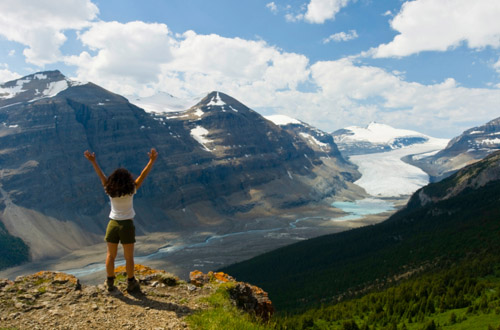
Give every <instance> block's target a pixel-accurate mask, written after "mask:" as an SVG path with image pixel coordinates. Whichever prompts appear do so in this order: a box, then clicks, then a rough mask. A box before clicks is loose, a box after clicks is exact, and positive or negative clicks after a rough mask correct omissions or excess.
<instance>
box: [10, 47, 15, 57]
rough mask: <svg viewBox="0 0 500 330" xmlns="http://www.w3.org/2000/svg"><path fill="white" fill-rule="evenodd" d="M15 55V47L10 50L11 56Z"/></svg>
mask: <svg viewBox="0 0 500 330" xmlns="http://www.w3.org/2000/svg"><path fill="white" fill-rule="evenodd" d="M14 55H16V50H15V49H11V50H10V51H9V56H11V57H12V56H14Z"/></svg>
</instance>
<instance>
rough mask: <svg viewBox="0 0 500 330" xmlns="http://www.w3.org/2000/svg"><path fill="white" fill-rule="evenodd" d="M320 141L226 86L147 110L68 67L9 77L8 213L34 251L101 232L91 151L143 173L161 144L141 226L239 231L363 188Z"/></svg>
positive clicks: (102, 201) (4, 157) (102, 215)
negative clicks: (185, 102)
mask: <svg viewBox="0 0 500 330" xmlns="http://www.w3.org/2000/svg"><path fill="white" fill-rule="evenodd" d="M138 103H140V102H138ZM169 110H175V109H169ZM311 136H312V135H311ZM325 136H326V134H325ZM311 141H313V140H311V138H309V137H308V136H305V135H301V134H300V133H298V132H295V131H294V130H287V129H284V128H282V127H280V126H278V125H275V124H274V123H273V122H271V121H269V120H267V119H265V118H264V117H262V116H261V115H259V114H258V113H257V112H255V111H253V110H251V109H249V108H248V107H246V106H245V105H243V104H242V103H240V102H238V101H237V100H235V99H234V98H232V97H230V96H228V95H226V94H223V93H220V92H211V93H209V94H208V95H206V96H205V97H203V98H202V99H201V100H200V101H199V102H198V103H197V104H195V105H194V106H192V107H191V108H189V109H187V110H183V111H168V112H161V111H158V112H146V111H145V110H144V109H142V108H140V107H138V106H136V105H134V104H132V103H130V102H129V101H128V100H127V99H126V98H124V97H122V96H120V95H117V94H114V93H111V92H109V91H107V90H105V89H103V88H101V87H99V86H97V85H95V84H93V83H90V82H89V83H79V82H74V81H71V80H70V79H68V78H66V77H65V76H64V75H62V74H61V73H60V72H59V71H48V72H42V73H37V74H33V75H29V76H26V77H23V78H21V79H17V80H14V81H10V82H7V83H5V84H2V85H0V169H1V170H0V192H1V196H0V210H1V213H0V219H1V222H2V223H3V225H4V226H5V228H6V231H7V232H8V233H9V234H10V235H13V236H16V237H19V238H21V239H22V240H23V241H24V242H25V243H26V244H27V245H28V246H29V248H30V257H31V258H32V259H33V260H38V259H43V258H49V257H56V256H60V255H62V254H65V253H68V252H69V251H71V250H74V249H77V248H80V247H83V246H86V245H89V244H94V243H96V242H100V241H101V240H102V237H101V236H102V235H101V234H102V232H104V229H105V228H104V226H105V225H106V220H105V219H106V218H107V216H108V212H109V206H108V202H109V200H108V199H107V197H106V195H105V194H104V192H103V191H102V188H101V187H100V184H99V181H98V178H97V177H96V175H95V173H94V172H93V169H92V167H91V166H90V164H88V163H87V162H86V160H85V159H84V158H83V152H84V151H85V150H87V149H88V150H91V151H94V152H95V153H96V155H97V160H98V162H99V164H100V165H101V167H102V169H103V170H104V172H105V173H107V174H109V173H110V172H112V171H113V170H114V169H115V168H116V167H126V168H128V169H129V170H130V171H131V172H132V173H134V174H136V175H137V174H139V173H140V171H141V170H142V168H143V167H144V166H145V164H146V163H147V160H148V158H147V152H148V150H149V149H150V148H152V147H154V148H156V150H158V152H159V157H158V160H157V162H156V164H155V168H154V170H153V171H152V172H151V174H150V176H149V177H148V179H147V180H146V182H145V184H144V185H143V186H142V187H141V189H140V190H139V191H138V193H137V195H136V198H135V203H134V207H135V209H136V211H137V214H138V215H137V217H136V219H135V220H136V221H135V224H136V228H137V232H138V234H147V233H149V232H153V231H183V230H188V231H193V230H196V229H202V228H211V229H214V228H219V230H222V231H224V230H227V229H229V228H231V229H233V230H238V228H240V227H244V226H245V223H246V220H245V219H249V218H255V217H258V216H259V215H270V214H276V213H279V212H282V211H283V210H293V209H294V208H297V207H301V206H304V205H308V204H311V203H312V204H314V203H321V202H322V201H323V200H324V199H325V198H331V197H332V196H342V194H343V193H345V192H348V193H349V194H350V195H351V196H352V195H356V194H357V195H358V196H361V195H362V194H363V192H362V190H361V189H359V188H358V187H356V186H355V185H353V184H352V181H353V180H354V179H356V178H358V177H359V176H360V174H359V173H358V172H357V171H356V168H355V166H354V165H352V164H351V163H349V162H348V161H346V160H345V159H343V157H342V156H341V155H340V153H339V152H338V150H337V149H336V147H335V146H334V144H333V142H332V141H330V142H331V143H332V144H331V145H330V147H329V149H328V150H326V149H325V150H321V148H320V149H318V148H314V147H315V145H314V143H312V142H311ZM225 228H227V229H225Z"/></svg>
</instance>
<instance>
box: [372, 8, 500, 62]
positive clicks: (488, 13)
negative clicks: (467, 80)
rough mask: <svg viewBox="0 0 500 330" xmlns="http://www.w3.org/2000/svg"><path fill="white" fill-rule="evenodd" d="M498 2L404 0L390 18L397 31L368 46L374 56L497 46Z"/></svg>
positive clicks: (499, 39)
mask: <svg viewBox="0 0 500 330" xmlns="http://www.w3.org/2000/svg"><path fill="white" fill-rule="evenodd" d="M499 17H500V2H499V1H491V0H475V1H470V0H440V1H435V0H415V1H408V2H405V3H404V4H403V6H402V8H401V11H400V12H399V13H398V14H397V15H396V16H395V17H394V19H393V20H392V21H391V27H392V28H393V29H394V30H396V31H398V32H399V34H398V35H397V36H396V37H395V38H394V40H392V41H391V42H389V43H387V44H382V45H380V46H378V47H377V48H375V49H373V50H372V54H373V56H374V57H400V56H408V55H411V54H415V53H419V52H422V51H446V50H448V49H450V48H454V47H457V46H459V45H461V44H462V43H466V44H467V46H468V47H469V48H474V49H480V48H484V47H487V46H491V47H494V48H498V47H500V19H499Z"/></svg>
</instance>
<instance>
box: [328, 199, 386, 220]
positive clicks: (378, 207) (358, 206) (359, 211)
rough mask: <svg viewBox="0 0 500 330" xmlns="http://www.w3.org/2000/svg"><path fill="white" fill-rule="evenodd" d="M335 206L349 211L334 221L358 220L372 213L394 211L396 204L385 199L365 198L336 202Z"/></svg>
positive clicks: (333, 204)
mask: <svg viewBox="0 0 500 330" xmlns="http://www.w3.org/2000/svg"><path fill="white" fill-rule="evenodd" d="M332 206H333V207H336V208H338V209H341V210H342V211H344V212H346V213H348V215H345V216H343V217H340V218H335V219H333V220H334V221H346V220H357V219H361V218H362V217H364V216H366V215H370V214H379V213H384V212H388V211H394V204H393V203H391V202H388V201H385V200H383V199H376V198H365V199H361V200H357V201H354V202H334V203H332Z"/></svg>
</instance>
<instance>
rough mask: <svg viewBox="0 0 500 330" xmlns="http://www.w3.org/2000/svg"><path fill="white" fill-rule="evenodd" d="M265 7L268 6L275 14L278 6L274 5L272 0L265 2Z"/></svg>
mask: <svg viewBox="0 0 500 330" xmlns="http://www.w3.org/2000/svg"><path fill="white" fill-rule="evenodd" d="M266 8H268V9H269V10H270V11H271V12H272V13H273V14H276V13H277V12H278V6H276V4H275V3H274V1H273V2H269V3H268V4H266Z"/></svg>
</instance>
